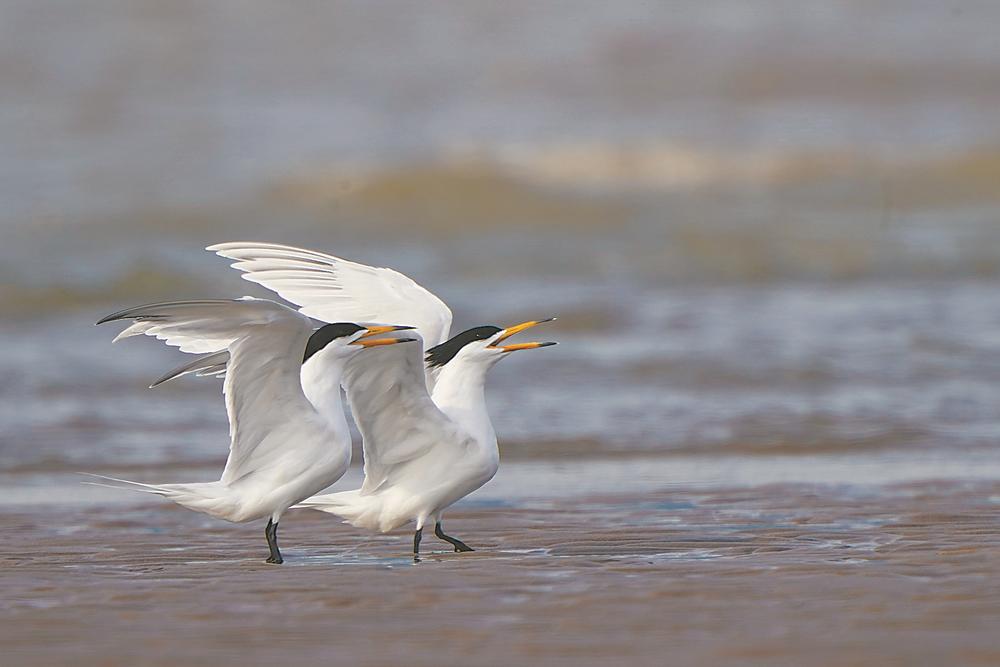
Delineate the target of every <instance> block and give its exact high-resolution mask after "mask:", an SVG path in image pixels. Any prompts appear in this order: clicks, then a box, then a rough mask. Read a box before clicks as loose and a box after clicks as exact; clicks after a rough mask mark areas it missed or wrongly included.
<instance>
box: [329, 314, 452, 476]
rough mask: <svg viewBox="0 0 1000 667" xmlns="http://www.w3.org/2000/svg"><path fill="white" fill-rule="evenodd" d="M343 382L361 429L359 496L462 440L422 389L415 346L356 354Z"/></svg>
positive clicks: (421, 369) (421, 367) (420, 363)
mask: <svg viewBox="0 0 1000 667" xmlns="http://www.w3.org/2000/svg"><path fill="white" fill-rule="evenodd" d="M410 333H411V332H407V335H410ZM343 382H344V387H345V388H346V390H347V398H348V400H349V401H350V404H351V412H352V414H353V415H354V421H355V423H356V424H357V425H358V430H359V431H361V437H362V446H363V449H364V455H365V481H364V484H363V485H362V486H361V494H362V495H368V494H370V493H373V492H375V491H376V490H378V488H379V487H380V486H381V485H383V484H385V483H386V482H388V481H390V480H392V479H393V478H394V477H395V476H396V475H398V474H399V473H401V472H402V471H403V470H404V469H405V468H406V466H407V463H408V462H410V461H413V460H414V459H418V458H420V457H421V456H423V455H425V454H426V453H428V452H429V451H430V450H431V449H433V448H434V447H442V446H456V445H455V443H464V442H465V441H466V440H468V436H467V435H465V434H464V433H463V432H462V431H461V430H460V429H459V428H458V427H457V426H456V425H455V423H454V422H452V421H451V420H450V419H449V418H448V417H447V416H445V414H444V413H443V412H441V411H440V410H439V409H438V407H437V406H436V405H434V401H432V400H431V397H430V395H429V394H428V393H427V385H426V384H425V382H424V363H423V354H422V352H421V346H420V345H392V346H389V347H387V348H385V349H384V350H382V351H380V352H379V353H378V354H361V355H357V356H356V357H354V358H353V359H351V361H350V362H349V363H348V364H347V370H346V372H345V373H344V380H343Z"/></svg>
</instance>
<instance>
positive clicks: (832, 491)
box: [0, 482, 1000, 667]
mask: <svg viewBox="0 0 1000 667" xmlns="http://www.w3.org/2000/svg"><path fill="white" fill-rule="evenodd" d="M9 509H10V510H11V511H8V512H7V513H6V514H5V515H4V516H3V517H2V518H0V529H2V531H3V534H4V535H5V536H6V544H7V549H5V551H4V553H3V556H2V559H0V560H2V564H3V566H4V567H3V568H2V569H0V589H2V591H3V596H2V602H0V605H2V607H0V608H2V622H0V644H2V645H3V647H4V657H3V663H4V664H5V665H38V664H45V665H61V664H74V665H77V666H78V667H83V666H85V665H117V664H130V665H175V664H185V665H218V664H229V663H230V662H232V661H235V660H236V659H237V657H238V659H239V661H240V663H241V664H244V665H258V664H259V665H274V664H288V665H304V664H319V663H321V662H322V663H323V664H357V665H386V664H406V665H408V666H411V667H412V666H419V665H440V664H483V665H507V664H545V665H591V664H593V665H597V664H601V665H604V664H644V665H646V664H648V665H659V664H740V665H747V664H754V665H860V664H865V665H871V664H879V665H897V664H898V665H904V664H905V665H945V664H969V665H976V664H982V665H995V664H998V663H1000V633H998V629H1000V578H998V577H997V572H998V568H1000V530H998V528H1000V521H998V515H1000V483H994V482H965V483H962V482H939V483H931V482H927V483H920V484H910V485H896V486H888V487H871V486H867V487H861V486H846V485H841V486H815V485H813V486H802V485H772V486H763V487H758V488H753V489H741V488H734V489H728V490H727V489H713V490H705V489H693V488H687V489H685V488H676V489H672V490H670V491H669V492H658V493H650V494H643V495H642V496H625V495H617V496H605V497H589V498H585V499H582V498H578V499H556V500H535V501H532V500H524V501H519V502H518V503H517V504H516V505H513V506H496V507H486V506H480V507H476V506H475V505H474V504H473V505H471V506H470V505H467V506H466V507H464V508H462V509H457V510H456V511H454V512H453V513H452V514H451V515H450V516H449V517H448V521H447V527H448V529H449V532H452V533H454V534H455V535H458V536H460V537H462V538H463V539H465V540H466V541H468V542H469V543H470V544H472V545H474V546H476V547H477V548H478V549H479V550H478V551H477V552H475V553H470V554H453V553H449V552H445V551H444V550H443V549H442V546H443V545H442V544H441V543H439V542H437V541H436V540H435V539H434V538H433V537H431V538H430V539H426V538H425V541H424V545H425V548H426V549H427V550H428V553H426V554H425V557H424V559H423V561H422V562H420V563H416V564H415V563H413V561H412V559H411V558H410V557H409V554H408V550H409V546H410V535H409V534H408V533H406V532H405V531H398V532H396V533H393V534H391V535H387V536H372V535H366V534H362V533H360V532H359V531H356V530H353V529H350V528H348V527H345V526H340V525H339V524H337V523H335V522H334V521H332V520H330V518H329V517H327V516H325V515H321V514H318V513H313V512H298V513H294V514H292V515H290V516H289V517H288V518H287V519H286V520H285V521H283V522H282V532H281V540H282V544H283V547H284V552H285V555H286V564H285V565H284V566H280V567H276V566H269V565H265V564H264V563H262V562H261V561H262V560H263V558H264V556H265V555H266V554H265V553H264V544H263V536H262V535H261V534H259V533H261V532H262V526H258V525H256V524H254V525H252V526H233V525H230V524H226V523H224V522H219V521H214V520H211V519H207V518H205V517H202V516H199V515H196V514H193V513H190V512H187V511H184V510H181V509H178V508H175V507H172V506H170V505H167V504H165V503H156V502H153V503H149V502H145V500H144V499H143V500H137V501H136V503H135V504H129V505H125V506H122V505H116V506H90V507H69V506H66V507H59V506H51V507H45V508H43V509H40V510H32V511H22V510H21V509H19V508H9ZM623 661H624V662H623Z"/></svg>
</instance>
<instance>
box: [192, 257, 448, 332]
mask: <svg viewBox="0 0 1000 667" xmlns="http://www.w3.org/2000/svg"><path fill="white" fill-rule="evenodd" d="M206 250H210V251H212V252H214V253H216V254H217V255H219V256H221V257H226V258H228V259H232V260H235V261H234V262H233V264H232V267H233V268H234V269H239V270H240V271H242V272H243V278H245V279H246V280H249V281H250V282H252V283H257V284H258V285H263V286H264V287H266V288H267V289H269V290H272V291H274V292H277V293H278V294H279V295H280V296H281V297H282V298H283V299H285V300H287V301H288V302H290V303H294V304H295V305H296V306H299V310H300V311H301V312H303V313H305V314H306V315H308V316H310V317H315V318H316V319H318V320H322V321H324V322H398V323H400V324H408V325H410V326H413V327H416V330H417V331H418V332H419V333H420V335H421V336H423V339H424V341H425V343H426V345H427V347H433V346H435V345H439V344H441V343H443V342H444V341H446V340H447V339H448V333H449V330H450V329H451V309H449V308H448V306H447V305H446V304H445V303H444V302H443V301H441V299H439V298H438V297H436V296H434V294H432V293H431V292H429V291H428V290H426V289H424V288H423V287H421V286H420V285H418V284H417V283H415V282H414V281H413V280H411V279H410V278H408V277H407V276H405V275H403V274H402V273H399V272H398V271H393V270H392V269H387V268H379V267H374V266H367V265H365V264H358V263H356V262H350V261H347V260H345V259H340V258H339V257H334V256H333V255H327V254H325V253H321V252H316V251H315V250H306V249H303V248H295V247H292V246H285V245H278V244H276V243H253V242H233V243H219V244H217V245H212V246H209V247H208V248H206Z"/></svg>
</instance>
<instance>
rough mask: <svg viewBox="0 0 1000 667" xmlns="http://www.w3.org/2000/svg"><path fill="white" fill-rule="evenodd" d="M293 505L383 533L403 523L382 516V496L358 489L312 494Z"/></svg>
mask: <svg viewBox="0 0 1000 667" xmlns="http://www.w3.org/2000/svg"><path fill="white" fill-rule="evenodd" d="M295 507H308V508H310V509H315V510H321V511H323V512H329V513H330V514H335V515H336V516H339V517H340V518H341V519H343V520H344V521H345V522H346V523H349V524H351V525H352V526H354V527H356V528H367V529H368V530H378V531H381V532H383V533H384V532H386V531H388V530H392V529H393V528H396V527H397V526H398V525H401V523H405V519H404V520H403V522H401V523H397V522H394V521H392V520H388V521H387V520H386V519H387V517H385V516H383V512H382V498H381V497H379V496H377V495H367V496H363V495H361V491H360V489H358V490H355V491H341V492H340V493H327V494H324V495H321V496H313V497H312V498H307V499H306V500H303V501H302V502H301V503H299V504H298V505H296V506H295Z"/></svg>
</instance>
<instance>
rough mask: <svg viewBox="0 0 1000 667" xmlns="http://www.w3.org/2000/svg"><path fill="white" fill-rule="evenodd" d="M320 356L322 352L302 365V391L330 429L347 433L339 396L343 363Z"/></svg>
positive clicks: (341, 400)
mask: <svg viewBox="0 0 1000 667" xmlns="http://www.w3.org/2000/svg"><path fill="white" fill-rule="evenodd" d="M322 355H323V352H322V351H321V352H318V353H316V354H315V355H313V356H312V357H310V358H309V360H308V361H306V362H305V363H304V364H302V391H303V393H305V395H306V398H308V399H309V402H310V403H312V404H313V407H314V408H316V412H318V413H319V414H320V415H321V416H322V417H323V419H324V420H326V423H327V425H328V426H329V427H330V428H331V429H333V430H334V431H335V432H336V433H347V432H348V426H347V417H346V416H345V415H344V404H343V399H342V398H341V395H340V381H341V378H342V377H343V371H344V362H343V361H342V360H340V359H329V358H325V357H324V356H322Z"/></svg>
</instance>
